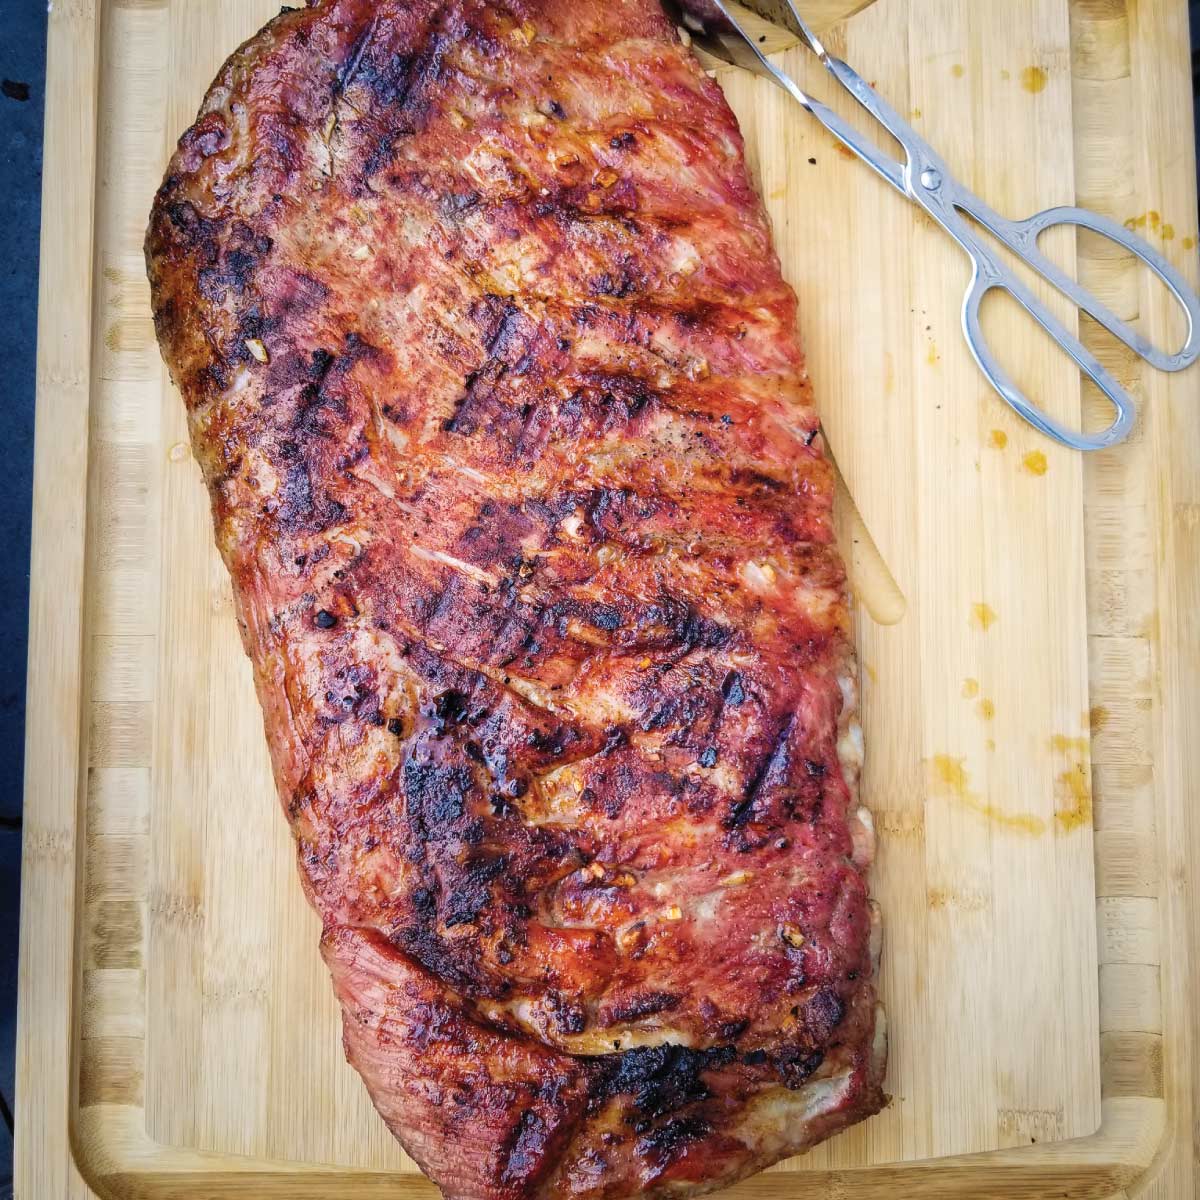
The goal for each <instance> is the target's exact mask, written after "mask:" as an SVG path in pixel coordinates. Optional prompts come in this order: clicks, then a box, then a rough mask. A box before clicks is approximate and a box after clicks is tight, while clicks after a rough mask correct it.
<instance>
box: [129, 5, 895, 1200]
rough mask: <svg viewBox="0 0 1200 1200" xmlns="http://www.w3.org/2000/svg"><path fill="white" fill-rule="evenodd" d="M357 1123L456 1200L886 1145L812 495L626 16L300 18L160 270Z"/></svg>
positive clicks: (677, 87) (836, 600) (846, 768)
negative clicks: (366, 1114)
mask: <svg viewBox="0 0 1200 1200" xmlns="http://www.w3.org/2000/svg"><path fill="white" fill-rule="evenodd" d="M147 262H148V264H149V271H150V278H151V284H152V288H153V305H154V317H155V323H156V326H157V329H158V334H159V339H160V342H161V344H162V348H163V353H164V356H165V357H166V359H167V362H168V363H169V365H170V367H171V370H172V373H173V375H174V378H175V379H176V381H177V382H178V384H179V385H180V387H181V389H182V392H183V395H184V399H185V401H186V403H187V407H188V414H189V420H190V426H191V431H192V442H193V447H194V450H195V454H196V457H197V459H198V461H199V462H200V465H201V467H202V468H203V472H204V477H205V480H206V482H207V484H208V487H209V490H210V493H211V496H212V506H213V518H214V525H215V530H216V536H217V541H218V544H219V546H220V549H221V553H222V555H223V556H224V559H225V562H226V563H227V565H228V567H229V571H230V575H231V577H232V580H233V585H234V592H235V598H236V602H237V611H238V614H239V620H240V623H241V628H242V632H243V636H244V639H245V643H246V648H247V651H248V653H249V654H250V657H251V659H252V660H253V663H254V670H255V678H256V683H257V687H258V692H259V697H260V699H261V701H262V706H263V710H264V714H265V719H266V728H267V735H268V739H269V742H270V747H271V753H272V758H273V762H274V766H275V773H276V778H277V782H278V785H279V790H280V795H281V797H282V799H283V803H284V806H285V808H286V811H287V814H288V818H289V820H290V822H291V825H292V829H293V832H294V834H295V838H296V843H297V847H298V852H299V861H300V868H301V875H302V878H303V882H304V886H305V889H306V892H307V894H308V896H309V898H310V900H311V901H312V903H313V905H314V906H315V907H316V909H317V910H318V912H319V913H320V915H321V917H322V920H323V922H324V927H325V934H324V938H323V942H322V945H323V951H324V954H325V957H326V960H327V962H328V963H329V966H330V969H331V971H332V974H333V979H334V985H335V988H336V991H337V995H338V998H339V1000H340V1002H341V1004H342V1010H343V1017H344V1030H345V1045H346V1051H347V1054H348V1056H349V1058H350V1061H351V1062H352V1063H353V1064H354V1065H355V1067H356V1068H357V1069H358V1070H359V1071H360V1073H361V1074H362V1076H363V1078H364V1080H365V1082H366V1084H367V1087H368V1089H369V1090H370V1093H371V1096H372V1099H373V1100H374V1102H375V1105H376V1107H377V1108H378V1109H379V1111H380V1113H381V1114H382V1116H383V1117H384V1119H385V1120H386V1121H387V1122H388V1124H389V1126H390V1127H391V1129H392V1130H393V1131H394V1132H395V1134H396V1136H397V1137H398V1138H399V1139H400V1140H401V1142H402V1143H403V1144H404V1146H405V1147H406V1148H407V1150H408V1151H409V1153H410V1154H412V1156H413V1157H414V1158H415V1159H416V1160H417V1161H418V1163H419V1164H420V1165H421V1166H422V1168H423V1169H424V1170H425V1171H426V1172H427V1173H428V1174H429V1175H430V1176H431V1177H432V1178H433V1179H434V1180H435V1181H436V1182H437V1183H438V1184H439V1185H440V1186H441V1187H442V1189H443V1191H445V1192H446V1194H447V1195H449V1196H452V1197H463V1198H468V1197H469V1198H479V1200H485V1198H486V1200H492V1198H495V1200H501V1198H511V1200H522V1198H526V1197H533V1196H546V1197H560V1196H561V1197H595V1198H600V1197H605V1198H617V1197H624V1196H629V1195H633V1194H635V1193H637V1192H639V1191H645V1192H648V1193H649V1194H667V1193H683V1192H695V1191H699V1190H703V1189H705V1188H709V1187H714V1186H719V1185H721V1184H723V1183H727V1182H731V1181H732V1180H734V1179H736V1178H739V1177H741V1176H743V1175H745V1174H748V1173H749V1172H751V1171H754V1170H758V1169H760V1168H761V1167H763V1166H766V1165H769V1164H770V1163H772V1162H774V1161H776V1160H778V1159H779V1158H782V1157H784V1156H786V1155H788V1154H791V1153H794V1152H797V1151H799V1150H803V1149H805V1148H807V1147H808V1146H810V1145H812V1144H813V1143H814V1142H815V1141H818V1140H820V1139H821V1138H824V1137H827V1136H829V1135H830V1134H831V1133H833V1132H836V1131H837V1130H838V1129H841V1128H843V1127H845V1126H846V1125H848V1124H850V1123H852V1122H854V1121H857V1120H859V1119H861V1118H862V1117H864V1116H867V1115H869V1114H870V1113H873V1112H875V1111H876V1110H877V1109H878V1108H879V1107H880V1106H881V1104H882V1103H883V1095H882V1092H881V1090H880V1084H881V1077H882V1070H883V1049H882V1024H881V1019H880V1018H879V1017H878V1016H877V1012H876V1003H875V993H874V987H873V984H872V972H873V963H872V949H871V944H872V929H873V926H874V922H873V921H872V918H871V913H870V908H869V905H868V901H867V895H866V887H865V882H864V877H863V876H864V872H865V869H866V867H867V865H868V864H869V860H870V857H871V849H872V839H871V833H870V822H869V818H868V817H866V814H865V813H864V812H863V811H862V810H860V809H859V808H858V805H857V800H856V796H855V791H856V785H857V772H858V764H859V750H858V746H859V738H858V730H857V725H856V724H855V721H854V716H855V695H854V688H855V684H854V680H855V669H854V663H853V656H852V652H851V643H850V631H849V619H848V613H847V600H846V587H845V575H844V571H843V567H842V563H841V560H840V558H839V555H838V553H837V549H836V546H835V545H834V542H833V535H832V529H831V522H830V508H831V498H832V484H831V476H830V467H829V464H828V462H827V461H826V459H825V457H824V455H823V452H822V448H821V441H820V438H819V436H818V434H817V420H816V415H815V413H814V411H813V409H812V407H811V397H810V389H809V384H808V379H807V376H806V373H805V370H804V362H803V358H802V355H801V353H800V350H799V346H798V341H797V337H796V329H795V317H796V313H795V308H796V304H795V297H794V295H793V294H792V292H791V291H790V290H789V289H788V287H787V286H786V285H785V284H784V282H783V280H782V277H781V275H780V270H779V264H778V261H777V259H776V257H775V255H774V253H773V251H772V249H771V244H770V237H769V232H768V229H767V224H766V220H765V217H764V214H763V210H762V207H761V205H760V203H759V201H758V199H757V197H756V196H755V194H754V192H753V190H752V188H751V186H750V184H749V181H748V178H747V173H746V168H745V162H744V158H743V148H742V142H741V138H740V136H739V134H738V130H737V127H736V124H735V122H734V120H733V117H732V114H731V113H730V111H729V109H728V107H727V106H726V104H725V102H724V99H723V98H722V96H721V93H720V91H719V89H718V88H717V87H716V85H715V84H714V83H713V82H712V81H711V80H709V79H708V78H706V77H705V76H704V74H703V73H702V72H701V70H700V69H699V67H698V66H697V64H696V62H695V60H694V59H693V58H692V56H691V55H690V53H689V52H688V51H687V50H686V49H685V48H684V47H683V46H681V45H680V44H679V42H678V41H677V39H676V38H675V36H674V31H673V30H672V29H671V27H670V26H669V24H668V22H667V21H666V19H665V18H664V16H663V14H662V13H661V12H660V11H659V9H658V8H657V5H655V4H654V3H652V2H645V0H604V2H597V0H579V2H577V3H576V2H573V3H571V4H566V3H562V2H561V0H508V2H507V3H504V4H483V3H479V2H476V0H451V2H448V3H441V2H437V0H408V2H407V3H401V2H398V0H315V2H314V3H312V4H311V5H310V6H309V7H308V8H306V9H303V10H300V11H296V12H285V13H284V14H282V15H281V16H280V17H279V18H278V19H276V20H275V21H273V22H272V23H271V24H270V25H269V26H268V27H267V28H266V29H264V30H263V32H262V33H260V34H259V35H258V36H257V37H256V38H254V39H253V40H252V41H251V42H249V43H247V45H246V46H244V47H243V48H242V49H241V50H240V51H238V52H237V53H236V54H235V55H234V56H233V57H232V58H231V59H230V60H229V62H228V63H227V64H226V65H225V67H224V69H223V70H222V72H221V74H220V76H219V77H218V79H217V81H216V82H215V84H214V85H213V87H212V89H211V91H210V92H209V95H208V97H207V99H206V100H205V103H204V106H203V108H202V109H201V112H200V115H199V117H198V119H197V121H196V123H195V124H194V125H193V126H192V128H191V129H189V130H188V132H187V133H185V134H184V136H183V138H182V139H181V140H180V144H179V150H178V152H177V153H176V155H175V157H174V158H173V160H172V162H171V166H170V168H169V170H168V173H167V177H166V180H165V182H164V184H163V186H162V189H161V190H160V192H159V194H158V197H157V199H156V201H155V205H154V211H153V214H152V218H151V224H150V230H149V235H148V239H147Z"/></svg>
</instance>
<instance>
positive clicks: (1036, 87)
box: [1021, 67, 1048, 96]
mask: <svg viewBox="0 0 1200 1200" xmlns="http://www.w3.org/2000/svg"><path fill="white" fill-rule="evenodd" d="M1047 78H1048V77H1047V75H1046V72H1045V71H1043V70H1042V68H1041V67H1026V68H1025V70H1023V71H1022V72H1021V86H1022V87H1023V88H1024V89H1025V90H1026V91H1027V92H1028V93H1029V94H1030V95H1031V96H1036V95H1037V94H1038V92H1040V91H1044V90H1045V87H1046V79H1047Z"/></svg>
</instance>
